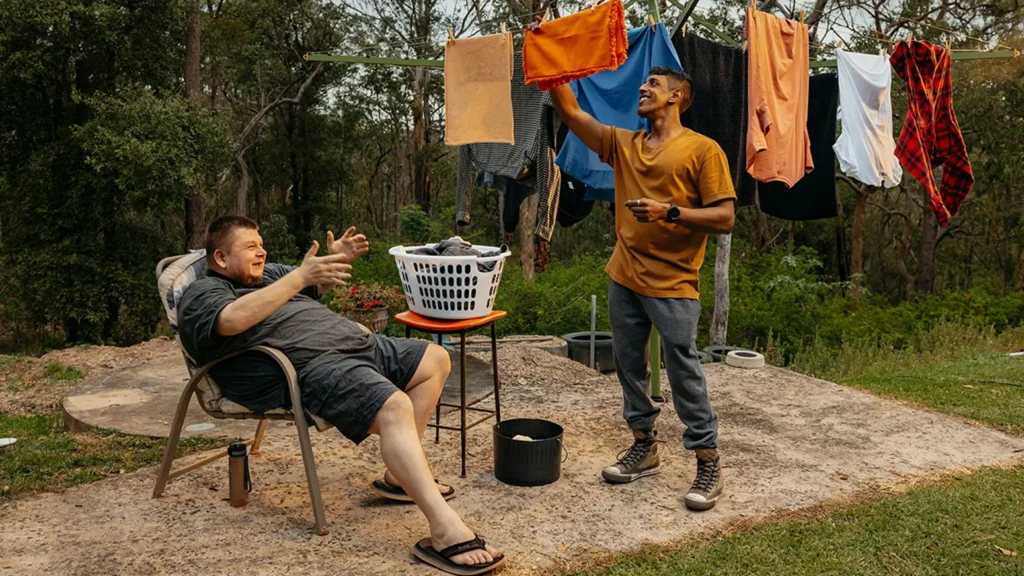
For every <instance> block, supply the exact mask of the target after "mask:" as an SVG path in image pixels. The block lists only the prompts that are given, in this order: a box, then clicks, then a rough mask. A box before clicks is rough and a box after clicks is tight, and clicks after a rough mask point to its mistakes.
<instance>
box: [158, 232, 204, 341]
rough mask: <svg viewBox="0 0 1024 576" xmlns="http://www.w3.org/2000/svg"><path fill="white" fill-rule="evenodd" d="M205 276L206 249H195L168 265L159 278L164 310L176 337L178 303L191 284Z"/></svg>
mask: <svg viewBox="0 0 1024 576" xmlns="http://www.w3.org/2000/svg"><path fill="white" fill-rule="evenodd" d="M203 276H206V250H193V251H191V252H189V253H188V254H185V255H184V256H182V257H181V258H178V259H177V260H175V261H174V262H172V263H171V264H170V265H169V266H167V268H165V269H164V271H163V272H162V273H161V274H160V278H159V279H158V280H157V288H158V289H159V290H160V300H161V301H162V302H163V305H164V312H166V313H167V320H168V321H169V322H170V323H171V332H172V333H173V334H174V335H175V337H177V335H178V305H179V304H181V295H182V294H184V293H185V289H186V288H188V286H189V284H191V283H192V282H193V281H194V280H195V279H196V278H202V277H203Z"/></svg>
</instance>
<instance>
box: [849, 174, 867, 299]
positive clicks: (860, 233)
mask: <svg viewBox="0 0 1024 576" xmlns="http://www.w3.org/2000/svg"><path fill="white" fill-rule="evenodd" d="M868 190H869V188H868V185H867V184H861V185H860V189H859V190H858V191H857V207H856V208H855V209H854V211H853V256H852V257H851V258H850V277H851V278H853V298H854V300H860V291H861V280H862V279H863V278H862V275H863V273H864V218H865V216H866V215H867V211H868Z"/></svg>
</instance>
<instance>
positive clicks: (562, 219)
mask: <svg viewBox="0 0 1024 576" xmlns="http://www.w3.org/2000/svg"><path fill="white" fill-rule="evenodd" d="M594 204H595V202H594V201H593V200H587V187H586V185H584V184H583V183H582V182H580V181H579V180H576V179H575V178H572V177H570V176H566V175H565V174H562V194H561V196H560V198H559V202H558V225H559V226H561V227H562V228H569V227H570V226H575V225H576V224H579V223H580V222H582V221H583V219H584V218H586V217H587V216H589V215H590V213H591V212H593V211H594Z"/></svg>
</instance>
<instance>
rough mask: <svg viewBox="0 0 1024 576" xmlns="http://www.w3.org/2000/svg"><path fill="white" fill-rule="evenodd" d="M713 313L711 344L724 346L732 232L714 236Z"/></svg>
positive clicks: (727, 313) (727, 321) (726, 326)
mask: <svg viewBox="0 0 1024 576" xmlns="http://www.w3.org/2000/svg"><path fill="white" fill-rule="evenodd" d="M715 243H716V244H717V245H718V252H717V254H716V255H715V314H714V316H713V317H712V319H711V344H712V345H713V346H724V345H725V341H726V334H727V332H728V329H729V259H730V257H731V256H732V234H719V235H718V236H716V237H715Z"/></svg>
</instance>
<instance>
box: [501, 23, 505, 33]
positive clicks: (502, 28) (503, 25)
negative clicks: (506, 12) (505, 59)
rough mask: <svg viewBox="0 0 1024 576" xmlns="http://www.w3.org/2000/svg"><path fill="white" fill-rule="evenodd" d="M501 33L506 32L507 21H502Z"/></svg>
mask: <svg viewBox="0 0 1024 576" xmlns="http://www.w3.org/2000/svg"><path fill="white" fill-rule="evenodd" d="M501 33H502V34H505V23H504V22H502V23H501Z"/></svg>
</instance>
